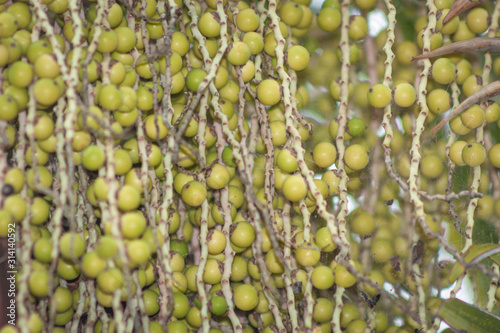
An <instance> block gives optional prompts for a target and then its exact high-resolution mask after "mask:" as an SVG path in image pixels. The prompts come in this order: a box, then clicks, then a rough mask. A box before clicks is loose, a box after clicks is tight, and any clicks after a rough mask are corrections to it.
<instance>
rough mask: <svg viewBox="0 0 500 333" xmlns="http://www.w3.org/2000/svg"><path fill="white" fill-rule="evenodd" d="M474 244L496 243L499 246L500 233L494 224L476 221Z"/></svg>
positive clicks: (473, 234)
mask: <svg viewBox="0 0 500 333" xmlns="http://www.w3.org/2000/svg"><path fill="white" fill-rule="evenodd" d="M472 243H473V244H482V243H494V244H498V233H497V230H496V228H495V227H494V226H493V224H491V223H488V222H486V221H485V220H481V219H476V220H475V221H474V229H473V231H472Z"/></svg>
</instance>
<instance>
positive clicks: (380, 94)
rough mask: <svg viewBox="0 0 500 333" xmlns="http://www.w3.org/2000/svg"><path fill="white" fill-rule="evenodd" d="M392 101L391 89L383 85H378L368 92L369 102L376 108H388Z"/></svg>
mask: <svg viewBox="0 0 500 333" xmlns="http://www.w3.org/2000/svg"><path fill="white" fill-rule="evenodd" d="M391 99H392V94H391V89H390V88H389V87H388V86H386V85H384V84H382V83H377V84H375V85H373V86H372V87H371V88H370V90H368V102H369V103H370V105H371V106H373V107H374V108H384V107H386V106H387V105H389V103H390V102H391Z"/></svg>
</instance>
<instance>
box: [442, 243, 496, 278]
mask: <svg viewBox="0 0 500 333" xmlns="http://www.w3.org/2000/svg"><path fill="white" fill-rule="evenodd" d="M498 252H500V245H497V244H477V245H472V246H471V248H470V249H469V250H468V251H467V254H466V255H465V257H464V261H465V262H466V263H471V262H481V261H482V260H484V259H486V258H488V257H489V256H490V255H498V254H497V253H498ZM464 272H465V269H464V267H463V266H462V265H461V264H460V263H458V262H456V263H455V264H454V265H453V268H452V269H451V272H450V276H449V277H448V279H449V281H450V282H452V283H453V282H455V281H456V280H457V279H458V277H459V276H460V275H462V274H464Z"/></svg>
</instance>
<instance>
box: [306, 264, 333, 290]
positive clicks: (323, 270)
mask: <svg viewBox="0 0 500 333" xmlns="http://www.w3.org/2000/svg"><path fill="white" fill-rule="evenodd" d="M311 281H312V284H313V286H314V287H315V288H316V289H319V290H325V289H328V288H330V287H331V286H333V284H334V282H335V278H334V276H333V272H332V270H331V268H330V267H327V266H318V267H316V268H314V270H313V273H312V275H311Z"/></svg>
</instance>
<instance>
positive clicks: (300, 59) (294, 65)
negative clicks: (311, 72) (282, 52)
mask: <svg viewBox="0 0 500 333" xmlns="http://www.w3.org/2000/svg"><path fill="white" fill-rule="evenodd" d="M309 59H310V55H309V51H307V49H306V48H305V47H303V46H302V45H294V46H292V47H290V48H289V49H288V51H287V63H288V67H289V68H290V69H292V70H294V71H301V70H304V69H305V68H306V67H307V65H308V64H309Z"/></svg>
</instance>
